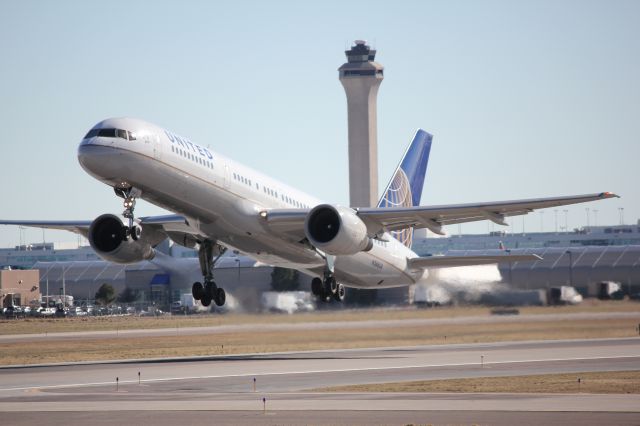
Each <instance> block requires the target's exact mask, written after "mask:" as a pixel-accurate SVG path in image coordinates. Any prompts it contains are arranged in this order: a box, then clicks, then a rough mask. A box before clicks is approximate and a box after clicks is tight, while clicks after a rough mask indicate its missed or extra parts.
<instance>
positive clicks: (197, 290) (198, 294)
mask: <svg viewBox="0 0 640 426" xmlns="http://www.w3.org/2000/svg"><path fill="white" fill-rule="evenodd" d="M191 295H192V296H193V298H194V299H196V300H201V299H202V298H203V297H204V287H203V285H202V283H201V282H199V281H197V282H195V283H193V286H191Z"/></svg>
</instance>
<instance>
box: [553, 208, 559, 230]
mask: <svg viewBox="0 0 640 426" xmlns="http://www.w3.org/2000/svg"><path fill="white" fill-rule="evenodd" d="M553 215H554V218H555V225H556V234H557V233H558V209H555V210H554V211H553Z"/></svg>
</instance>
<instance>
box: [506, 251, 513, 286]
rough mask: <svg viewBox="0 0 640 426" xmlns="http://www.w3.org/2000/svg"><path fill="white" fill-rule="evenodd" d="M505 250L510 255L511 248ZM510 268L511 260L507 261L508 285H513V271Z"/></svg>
mask: <svg viewBox="0 0 640 426" xmlns="http://www.w3.org/2000/svg"><path fill="white" fill-rule="evenodd" d="M505 251H506V252H507V253H508V254H509V256H511V249H506V250H505ZM512 268H513V263H511V261H509V285H511V286H512V285H513V271H512Z"/></svg>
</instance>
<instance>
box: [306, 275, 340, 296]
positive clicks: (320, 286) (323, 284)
mask: <svg viewBox="0 0 640 426" xmlns="http://www.w3.org/2000/svg"><path fill="white" fill-rule="evenodd" d="M311 292H312V293H313V294H314V295H315V296H317V297H318V298H319V299H320V300H321V301H322V302H330V301H331V300H332V299H333V300H336V301H338V302H344V298H345V293H346V290H345V288H344V285H343V284H340V283H338V282H337V281H336V279H335V277H334V276H333V273H332V272H325V274H324V279H320V278H318V277H316V278H314V279H312V280H311Z"/></svg>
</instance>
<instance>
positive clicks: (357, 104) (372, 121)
mask: <svg viewBox="0 0 640 426" xmlns="http://www.w3.org/2000/svg"><path fill="white" fill-rule="evenodd" d="M345 54H346V55H347V63H345V64H343V65H342V66H341V67H340V68H339V69H338V71H339V72H340V82H341V83H342V86H343V87H344V90H345V92H346V94H347V112H348V121H349V203H350V206H351V207H373V206H375V205H376V203H377V202H378V132H377V126H378V124H377V102H376V99H377V96H378V88H379V87H380V83H381V82H382V79H383V78H384V75H383V70H384V68H383V66H382V65H380V64H378V63H376V62H374V59H375V56H376V51H375V50H372V49H371V48H370V47H369V46H368V45H367V44H366V42H365V41H362V40H356V42H355V45H354V46H353V47H351V49H350V50H347V51H346V52H345Z"/></svg>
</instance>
